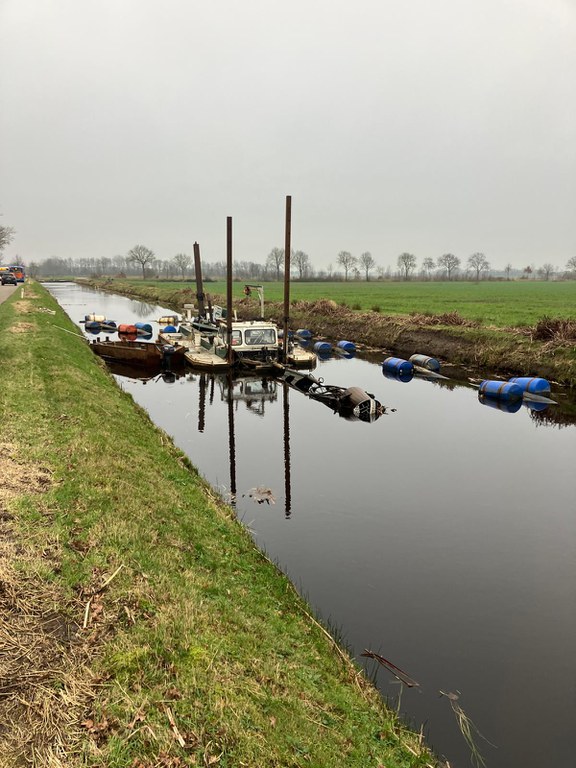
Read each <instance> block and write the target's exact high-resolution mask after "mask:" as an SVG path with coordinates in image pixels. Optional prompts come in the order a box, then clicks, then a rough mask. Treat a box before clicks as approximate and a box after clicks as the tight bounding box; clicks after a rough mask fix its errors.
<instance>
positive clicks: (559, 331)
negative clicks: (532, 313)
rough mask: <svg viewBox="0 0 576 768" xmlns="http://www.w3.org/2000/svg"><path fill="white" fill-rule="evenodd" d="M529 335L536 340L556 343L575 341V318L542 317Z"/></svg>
mask: <svg viewBox="0 0 576 768" xmlns="http://www.w3.org/2000/svg"><path fill="white" fill-rule="evenodd" d="M531 336H532V338H533V339H536V340H537V341H553V342H556V343H564V342H570V341H576V320H567V319H563V318H551V317H543V318H542V320H540V321H539V322H538V323H536V325H535V326H534V328H532V329H531Z"/></svg>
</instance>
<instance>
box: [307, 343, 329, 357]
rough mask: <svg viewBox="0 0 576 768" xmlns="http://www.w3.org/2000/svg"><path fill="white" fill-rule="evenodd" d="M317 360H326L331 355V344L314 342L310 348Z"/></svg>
mask: <svg viewBox="0 0 576 768" xmlns="http://www.w3.org/2000/svg"><path fill="white" fill-rule="evenodd" d="M312 349H313V350H314V352H315V353H316V356H317V357H318V359H319V360H328V358H329V357H330V355H331V354H332V344H329V343H328V342H327V341H316V342H315V343H314V346H313V347H312Z"/></svg>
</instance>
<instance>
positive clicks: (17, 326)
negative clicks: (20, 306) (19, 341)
mask: <svg viewBox="0 0 576 768" xmlns="http://www.w3.org/2000/svg"><path fill="white" fill-rule="evenodd" d="M35 327H36V326H35V325H34V323H14V325H13V326H12V327H11V328H10V330H11V331H12V333H30V331H33V330H34V329H35Z"/></svg>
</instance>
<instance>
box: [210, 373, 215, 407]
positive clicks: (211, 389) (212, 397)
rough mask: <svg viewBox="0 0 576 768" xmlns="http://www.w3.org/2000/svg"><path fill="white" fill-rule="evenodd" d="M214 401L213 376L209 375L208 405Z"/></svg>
mask: <svg viewBox="0 0 576 768" xmlns="http://www.w3.org/2000/svg"><path fill="white" fill-rule="evenodd" d="M213 402H214V376H211V377H210V405H212V403H213Z"/></svg>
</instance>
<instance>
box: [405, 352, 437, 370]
mask: <svg viewBox="0 0 576 768" xmlns="http://www.w3.org/2000/svg"><path fill="white" fill-rule="evenodd" d="M409 362H410V363H412V365H414V366H417V367H419V368H425V369H426V370H427V371H434V372H435V373H438V371H439V370H440V363H439V362H438V360H436V358H435V357H428V355H410V359H409Z"/></svg>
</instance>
